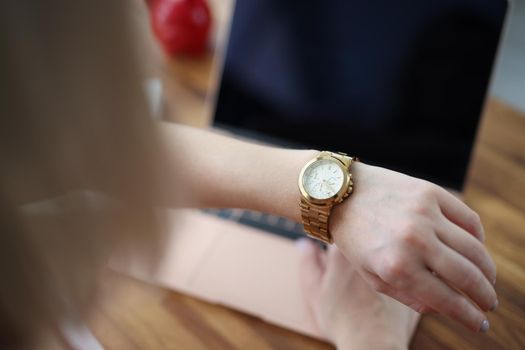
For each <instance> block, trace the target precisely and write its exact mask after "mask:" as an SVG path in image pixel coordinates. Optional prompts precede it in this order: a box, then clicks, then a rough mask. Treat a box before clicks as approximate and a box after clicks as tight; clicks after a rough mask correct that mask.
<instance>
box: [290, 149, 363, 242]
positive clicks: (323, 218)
mask: <svg viewBox="0 0 525 350" xmlns="http://www.w3.org/2000/svg"><path fill="white" fill-rule="evenodd" d="M357 160H358V159H357V158H353V157H349V156H347V155H346V154H344V153H334V152H328V151H323V152H321V153H320V154H319V155H318V156H317V157H316V158H314V159H312V160H310V161H309V162H308V163H306V165H305V166H304V167H303V169H302V170H301V174H300V175H299V190H300V191H301V203H300V206H301V217H302V219H303V225H304V230H305V231H306V234H307V235H308V236H310V237H312V238H315V239H318V240H320V241H323V242H325V243H328V244H330V243H332V242H333V238H332V235H331V234H330V230H329V229H328V219H329V218H330V212H331V211H332V207H333V206H334V205H336V204H338V203H341V202H342V201H343V200H345V198H347V197H348V196H349V195H350V194H351V193H352V189H353V181H352V174H351V173H350V167H351V166H352V163H353V162H355V161H357Z"/></svg>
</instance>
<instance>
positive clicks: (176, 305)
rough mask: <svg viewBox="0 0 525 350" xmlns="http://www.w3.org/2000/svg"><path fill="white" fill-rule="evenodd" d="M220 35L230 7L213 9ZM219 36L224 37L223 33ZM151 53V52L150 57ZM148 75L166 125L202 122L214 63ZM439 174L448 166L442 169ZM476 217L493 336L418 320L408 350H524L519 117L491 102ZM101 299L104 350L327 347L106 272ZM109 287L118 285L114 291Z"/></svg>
mask: <svg viewBox="0 0 525 350" xmlns="http://www.w3.org/2000/svg"><path fill="white" fill-rule="evenodd" d="M212 6H213V8H214V11H216V13H219V14H220V16H221V18H220V19H219V20H218V21H217V22H218V23H219V24H220V28H216V30H218V31H220V30H222V31H223V32H222V33H223V34H221V35H216V37H215V40H217V41H216V42H215V45H214V47H215V48H216V51H218V52H221V40H224V36H225V35H224V33H226V32H227V31H225V30H224V28H225V27H224V26H226V25H227V22H228V21H227V19H228V18H229V11H228V9H229V8H230V7H231V1H225V2H222V3H220V2H219V1H212ZM221 28H222V29H221ZM154 50H157V49H154ZM154 56H155V57H156V59H157V62H158V67H155V69H154V70H152V71H155V72H160V74H161V78H162V80H163V82H164V86H165V87H166V96H167V99H166V105H167V108H166V111H167V114H166V115H168V119H175V120H178V121H182V122H185V123H188V124H192V125H206V124H207V123H208V122H209V115H210V105H209V104H206V103H204V101H205V100H206V96H208V100H209V96H210V94H209V92H210V91H211V92H212V95H213V93H214V92H215V90H216V80H217V76H218V74H217V67H218V64H217V62H220V60H218V58H217V55H213V54H212V53H210V54H209V55H208V56H206V57H204V58H203V59H201V60H198V61H195V60H188V59H177V60H168V59H165V58H163V57H162V56H161V55H160V54H159V53H158V52H157V53H156V54H155V55H154ZM444 166H446V165H444ZM465 195H466V201H467V202H468V204H469V205H470V206H472V207H473V208H474V209H475V210H477V211H478V213H479V214H480V215H481V218H482V221H483V223H484V226H485V230H486V244H487V246H488V248H489V250H490V252H491V254H492V256H493V257H494V259H495V261H496V264H497V267H498V279H497V283H496V290H497V292H498V296H499V301H500V305H499V307H498V309H497V310H496V311H495V312H493V313H490V315H489V320H490V322H491V329H490V331H489V332H488V333H487V334H474V333H471V332H469V331H467V330H465V329H463V328H462V327H461V326H460V325H458V324H456V323H453V322H451V321H449V320H447V319H445V318H443V317H440V316H437V315H426V316H424V317H423V319H422V321H421V323H420V324H419V327H418V329H417V332H416V334H415V337H414V339H413V342H412V345H411V348H413V349H425V350H426V349H490V350H494V349H525V115H524V114H522V113H520V112H518V111H516V110H514V109H512V108H510V107H508V106H506V105H505V104H503V103H500V102H498V101H496V100H494V99H492V100H490V102H489V103H488V105H487V108H486V110H485V113H484V117H483V121H482V124H481V127H480V132H479V134H478V138H477V141H476V146H475V150H474V153H473V157H472V161H471V166H470V171H469V176H468V180H467V183H466V187H465ZM104 281H106V282H107V283H106V284H107V286H106V287H105V288H103V291H104V293H103V295H105V297H104V298H102V299H101V300H100V302H99V303H98V304H97V306H96V308H95V309H94V312H93V315H92V318H91V321H90V323H89V324H90V326H91V328H92V330H93V332H94V333H95V335H96V336H97V337H98V338H99V340H100V341H101V342H102V344H103V345H104V347H105V348H106V349H155V350H162V349H331V348H332V346H331V345H329V344H326V343H323V342H320V341H317V340H314V339H311V338H308V337H305V336H302V335H300V334H297V333H294V332H291V331H287V330H284V329H281V328H279V327H276V326H273V325H270V324H267V323H265V322H263V321H261V320H259V319H257V318H255V317H252V316H248V315H245V314H242V313H240V312H237V311H234V310H230V309H227V308H225V307H222V306H220V305H214V304H209V303H206V302H203V301H199V300H197V299H195V298H192V297H189V296H185V295H182V294H179V293H176V292H172V291H168V290H166V289H164V288H161V287H158V286H152V285H148V284H145V283H143V282H139V281H136V280H133V279H131V278H129V277H125V276H123V275H120V274H117V273H114V272H108V273H107V274H106V275H105V276H104ZM115 282H116V283H115Z"/></svg>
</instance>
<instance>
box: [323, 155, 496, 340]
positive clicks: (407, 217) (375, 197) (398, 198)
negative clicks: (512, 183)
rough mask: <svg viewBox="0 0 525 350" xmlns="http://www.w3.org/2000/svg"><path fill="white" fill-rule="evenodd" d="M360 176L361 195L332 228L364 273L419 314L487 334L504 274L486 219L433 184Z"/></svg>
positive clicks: (365, 168)
mask: <svg viewBox="0 0 525 350" xmlns="http://www.w3.org/2000/svg"><path fill="white" fill-rule="evenodd" d="M352 173H353V176H354V179H355V187H354V193H353V194H352V195H351V196H350V197H349V198H348V199H347V200H346V201H345V202H343V203H342V204H340V205H338V206H336V207H334V210H333V213H332V217H331V219H330V220H331V222H330V228H331V232H332V235H333V236H334V240H335V243H336V245H337V246H338V247H339V249H340V250H341V251H342V253H343V254H344V255H345V256H346V257H347V258H348V260H349V261H350V262H351V263H352V264H353V265H354V267H355V268H356V270H357V271H358V272H359V274H360V275H361V276H362V277H363V278H364V279H365V280H366V281H367V282H368V284H369V285H370V286H372V287H373V289H375V290H376V291H378V292H381V293H384V294H387V295H389V296H391V297H393V298H395V299H397V300H399V301H401V302H402V303H404V304H406V305H408V306H410V307H412V308H413V309H415V310H416V311H419V312H424V311H429V310H435V311H437V312H439V313H442V314H444V315H447V316H449V317H451V318H453V319H455V320H457V321H459V322H461V323H462V324H464V325H465V326H466V327H468V328H470V329H472V330H473V331H487V330H488V328H489V323H488V320H487V318H486V316H485V314H484V313H483V312H482V311H481V310H483V311H489V310H493V309H494V308H495V307H496V306H497V303H498V301H497V297H496V292H495V290H494V287H493V284H494V283H495V280H496V267H495V265H494V262H493V261H492V259H491V257H490V255H489V253H488V252H487V250H486V248H485V247H484V245H483V244H482V242H483V239H484V233H483V227H482V225H481V222H480V219H479V216H478V215H477V214H476V213H475V212H474V211H473V210H472V209H470V208H469V207H468V206H467V205H465V204H464V203H463V202H461V201H460V200H459V199H457V198H456V197H454V196H453V195H452V194H450V193H449V192H447V191H446V190H444V189H443V188H441V187H439V186H436V185H433V184H431V183H429V182H427V181H424V180H420V179H416V178H413V177H409V176H407V175H403V174H400V173H397V172H394V171H390V170H387V169H384V168H379V167H374V166H369V165H366V164H363V163H355V164H354V165H353V166H352ZM475 305H477V306H478V307H479V309H478V308H477V307H476V306H475ZM480 309H481V310H480Z"/></svg>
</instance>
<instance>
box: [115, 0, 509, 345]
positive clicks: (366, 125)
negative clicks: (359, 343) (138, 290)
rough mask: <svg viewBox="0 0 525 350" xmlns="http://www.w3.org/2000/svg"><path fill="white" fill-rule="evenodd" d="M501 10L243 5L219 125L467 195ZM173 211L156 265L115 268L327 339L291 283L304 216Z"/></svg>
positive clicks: (490, 3) (226, 63)
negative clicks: (148, 268)
mask: <svg viewBox="0 0 525 350" xmlns="http://www.w3.org/2000/svg"><path fill="white" fill-rule="evenodd" d="M507 8H508V2H507V0H487V1H476V0H429V1H424V2H421V1H419V2H418V1H413V0H400V1H395V2H391V1H386V0H383V1H380V2H367V1H357V0H329V1H313V0H307V1H301V2H294V1H288V2H283V1H281V0H243V1H237V2H236V4H235V9H234V13H233V19H232V23H231V30H230V38H229V44H228V48H227V50H226V54H225V57H224V60H223V70H222V79H221V82H220V84H219V90H218V94H217V97H216V99H215V107H216V108H215V118H214V125H215V127H217V128H220V129H222V130H224V131H226V132H229V133H232V134H233V135H238V136H241V137H248V138H251V139H254V140H257V141H259V142H265V143H269V144H274V145H280V146H283V147H295V148H315V149H321V150H322V149H329V150H334V151H341V152H345V153H348V154H351V155H357V156H359V157H360V158H361V159H362V160H363V161H364V162H366V163H369V164H375V165H379V166H383V167H387V168H390V169H393V170H397V171H401V172H403V173H406V174H409V175H413V176H417V177H420V178H424V179H427V180H429V181H432V182H435V183H437V184H439V185H441V186H444V187H448V188H450V189H452V190H457V191H461V189H462V187H463V183H464V180H465V175H466V172H467V167H468V163H469V158H470V154H471V151H472V147H473V144H474V140H475V135H476V130H477V126H478V123H479V120H480V116H481V114H482V110H483V105H484V101H485V98H486V94H487V90H488V86H489V82H490V77H491V72H492V70H493V66H494V62H495V59H496V57H497V52H498V47H499V43H500V41H501V35H502V32H503V28H504V24H505V19H506V14H507ZM298 200H299V199H298ZM167 215H168V216H169V217H170V218H171V219H170V220H171V221H170V222H171V225H172V226H170V227H171V228H170V237H169V242H168V244H166V252H165V255H164V259H163V261H162V263H161V265H160V268H159V269H158V271H157V272H156V273H155V274H151V273H150V272H147V271H146V270H144V269H143V268H142V267H141V266H140V264H132V265H125V266H124V265H122V264H121V265H119V264H115V266H116V268H117V269H119V270H121V271H122V270H124V271H126V272H128V273H130V274H132V275H133V276H135V277H138V278H141V279H144V280H147V281H149V282H153V283H158V284H161V285H164V286H166V287H168V288H172V289H175V290H178V291H182V292H185V293H188V294H190V295H193V296H196V297H198V298H201V299H204V300H207V301H210V302H214V303H220V304H223V305H226V306H228V307H231V308H234V309H237V310H240V311H243V312H246V313H249V314H252V315H255V316H257V317H260V318H262V319H264V320H267V321H268V322H270V323H273V324H277V325H280V326H282V327H285V328H288V329H291V330H294V331H297V332H300V333H303V334H306V335H309V336H312V337H316V338H320V339H323V334H322V333H321V332H320V331H319V330H318V329H317V327H316V325H315V322H314V321H313V318H312V315H311V313H310V310H309V309H308V308H307V306H306V304H305V302H304V299H303V294H302V291H301V289H300V285H299V277H298V276H299V268H300V262H299V256H298V253H297V252H296V250H295V248H294V240H295V239H297V238H298V237H302V236H304V233H303V230H302V227H301V225H300V224H298V223H295V222H291V221H289V220H287V219H285V218H281V217H277V216H274V215H269V214H266V213H257V212H250V211H245V210H241V209H221V208H217V209H209V210H200V211H197V210H182V211H173V212H168V213H167Z"/></svg>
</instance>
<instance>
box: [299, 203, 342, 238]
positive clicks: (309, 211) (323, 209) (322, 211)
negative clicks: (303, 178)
mask: <svg viewBox="0 0 525 350" xmlns="http://www.w3.org/2000/svg"><path fill="white" fill-rule="evenodd" d="M299 205H300V207H301V217H302V219H303V225H304V230H305V232H306V234H307V235H308V236H310V237H312V238H315V239H318V240H320V241H323V242H324V243H326V244H332V243H333V241H334V240H333V238H332V235H331V234H330V231H328V218H329V217H330V211H331V210H332V208H331V207H328V206H317V205H313V204H311V203H308V202H307V201H306V200H305V199H303V198H301V203H300V204H299Z"/></svg>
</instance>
